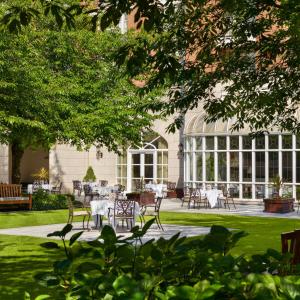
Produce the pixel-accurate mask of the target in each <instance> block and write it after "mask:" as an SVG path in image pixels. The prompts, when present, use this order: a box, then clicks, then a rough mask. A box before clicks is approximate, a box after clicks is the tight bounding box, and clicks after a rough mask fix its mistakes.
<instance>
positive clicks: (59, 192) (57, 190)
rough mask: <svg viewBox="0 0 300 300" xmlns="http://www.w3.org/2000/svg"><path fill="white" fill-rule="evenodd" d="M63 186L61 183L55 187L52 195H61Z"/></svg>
mask: <svg viewBox="0 0 300 300" xmlns="http://www.w3.org/2000/svg"><path fill="white" fill-rule="evenodd" d="M62 185H63V184H62V182H60V183H59V184H58V185H56V186H53V187H52V189H51V194H58V195H59V194H61V189H62Z"/></svg>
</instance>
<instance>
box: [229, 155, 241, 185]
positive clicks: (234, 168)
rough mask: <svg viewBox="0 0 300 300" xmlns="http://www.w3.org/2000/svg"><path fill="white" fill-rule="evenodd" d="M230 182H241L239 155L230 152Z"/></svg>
mask: <svg viewBox="0 0 300 300" xmlns="http://www.w3.org/2000/svg"><path fill="white" fill-rule="evenodd" d="M229 155H230V180H231V181H239V154H238V152H230V153H229Z"/></svg>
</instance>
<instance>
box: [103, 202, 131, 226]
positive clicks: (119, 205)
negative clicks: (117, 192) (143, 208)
mask: <svg viewBox="0 0 300 300" xmlns="http://www.w3.org/2000/svg"><path fill="white" fill-rule="evenodd" d="M134 213H135V201H133V200H124V199H115V201H114V208H113V209H110V210H109V214H108V215H109V216H108V220H109V223H111V219H112V220H113V221H112V226H113V227H114V229H116V227H117V225H118V222H119V221H120V220H121V221H122V226H123V225H124V221H126V223H127V227H128V223H129V224H130V228H132V227H133V225H134V222H135V215H134Z"/></svg>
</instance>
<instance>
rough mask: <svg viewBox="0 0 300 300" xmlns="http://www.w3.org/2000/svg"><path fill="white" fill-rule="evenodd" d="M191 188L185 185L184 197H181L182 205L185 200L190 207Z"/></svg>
mask: <svg viewBox="0 0 300 300" xmlns="http://www.w3.org/2000/svg"><path fill="white" fill-rule="evenodd" d="M191 191H192V190H191V188H190V187H189V186H185V187H184V188H183V197H182V198H181V207H183V204H184V203H185V202H187V203H188V208H190V201H191Z"/></svg>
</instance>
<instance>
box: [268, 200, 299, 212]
mask: <svg viewBox="0 0 300 300" xmlns="http://www.w3.org/2000/svg"><path fill="white" fill-rule="evenodd" d="M294 202H295V199H294V198H275V199H268V198H267V199H264V206H265V209H264V212H270V213H279V214H285V213H289V212H292V211H294Z"/></svg>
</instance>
